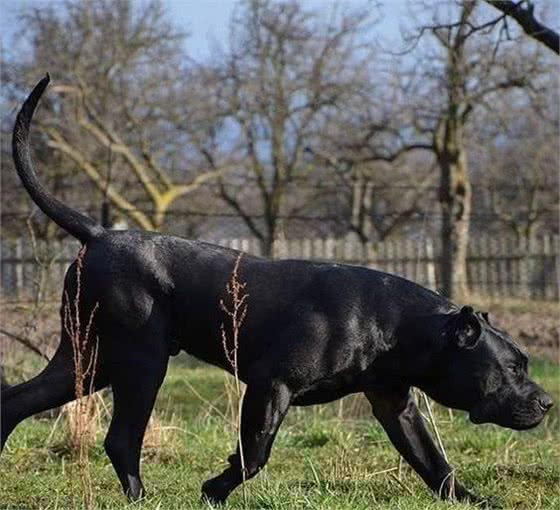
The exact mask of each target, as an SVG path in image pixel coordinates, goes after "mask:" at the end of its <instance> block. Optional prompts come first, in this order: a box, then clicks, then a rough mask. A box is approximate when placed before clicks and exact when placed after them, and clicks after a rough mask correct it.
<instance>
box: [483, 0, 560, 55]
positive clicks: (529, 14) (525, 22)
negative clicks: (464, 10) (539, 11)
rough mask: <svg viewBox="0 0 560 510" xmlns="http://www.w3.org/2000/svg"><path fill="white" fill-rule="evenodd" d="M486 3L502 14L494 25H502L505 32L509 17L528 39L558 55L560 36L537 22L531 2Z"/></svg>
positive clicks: (492, 0) (499, 0)
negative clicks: (537, 42)
mask: <svg viewBox="0 0 560 510" xmlns="http://www.w3.org/2000/svg"><path fill="white" fill-rule="evenodd" d="M486 2H487V3H488V4H490V5H491V6H492V7H495V8H496V9H498V10H499V11H501V12H503V13H504V14H503V16H500V17H499V18H497V19H496V20H495V21H494V23H499V22H502V23H504V28H505V30H506V31H507V30H508V28H507V20H506V16H509V17H511V18H513V19H514V20H515V21H517V23H519V25H520V26H521V28H522V29H523V31H524V32H525V33H526V34H527V35H528V36H529V37H532V38H533V39H535V40H537V41H539V42H540V43H542V44H544V45H545V46H546V47H547V48H550V49H551V50H552V51H554V52H555V53H556V54H560V36H559V35H558V33H557V32H556V31H554V30H553V29H552V28H550V27H547V26H546V25H544V24H542V23H541V22H540V21H538V20H537V18H536V17H535V5H534V3H533V2H532V1H531V0H521V1H517V2H513V1H511V0H486Z"/></svg>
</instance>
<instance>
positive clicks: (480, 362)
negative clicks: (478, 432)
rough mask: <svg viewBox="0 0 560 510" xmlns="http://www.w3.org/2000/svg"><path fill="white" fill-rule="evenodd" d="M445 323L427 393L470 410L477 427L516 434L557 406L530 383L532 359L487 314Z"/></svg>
mask: <svg viewBox="0 0 560 510" xmlns="http://www.w3.org/2000/svg"><path fill="white" fill-rule="evenodd" d="M442 324H443V325H442V327H441V329H440V335H441V337H442V345H443V348H442V350H441V352H440V355H439V356H438V363H437V366H438V368H437V370H436V372H437V374H436V377H435V378H434V379H433V380H432V382H431V383H429V384H428V387H427V388H426V391H427V393H428V394H430V395H431V396H432V397H433V398H434V399H435V400H437V401H439V402H441V403H442V404H444V405H447V406H449V407H454V408H458V409H463V410H465V411H468V412H469V415H470V419H471V421H472V422H473V423H495V424H497V425H500V426H502V427H508V428H512V429H516V430H523V429H529V428H532V427H535V426H537V425H538V424H539V423H540V422H541V421H542V419H543V418H544V416H545V414H546V412H547V411H548V410H549V409H550V408H551V407H552V405H553V401H552V398H551V397H550V395H548V394H547V393H546V392H545V391H544V390H543V389H542V388H541V387H540V386H539V385H538V384H537V383H535V382H534V381H533V380H531V379H530V378H529V375H528V371H527V365H528V357H527V355H526V354H525V353H524V352H523V351H522V350H521V349H520V348H519V347H518V346H517V345H516V344H515V342H514V341H513V340H512V339H511V337H510V336H509V335H508V334H507V333H505V332H504V331H501V330H500V329H498V328H496V327H494V326H492V325H491V324H490V321H489V320H488V315H487V314H485V313H479V312H474V310H473V309H472V308H471V307H467V306H466V307H463V308H462V309H461V310H460V311H459V312H456V313H452V314H449V315H447V316H445V318H444V319H443V321H442Z"/></svg>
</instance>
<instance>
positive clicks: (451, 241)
mask: <svg viewBox="0 0 560 510" xmlns="http://www.w3.org/2000/svg"><path fill="white" fill-rule="evenodd" d="M438 162H439V166H440V171H441V177H440V204H441V212H442V222H441V245H442V246H441V286H440V292H441V293H442V294H443V295H444V296H446V297H448V298H449V299H451V300H453V301H465V300H466V299H468V295H469V292H468V285H467V247H468V242H469V223H470V213H471V196H472V191H471V185H470V182H469V177H468V173H467V172H468V167H467V159H466V154H465V151H464V149H463V148H461V149H459V150H458V151H451V152H449V151H447V150H444V151H443V153H442V154H440V155H438Z"/></svg>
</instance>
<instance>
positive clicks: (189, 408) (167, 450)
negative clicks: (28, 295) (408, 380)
mask: <svg viewBox="0 0 560 510" xmlns="http://www.w3.org/2000/svg"><path fill="white" fill-rule="evenodd" d="M532 374H533V375H534V377H535V379H537V380H538V381H539V382H540V383H542V384H543V385H544V387H545V388H547V389H548V390H549V391H550V392H551V393H552V394H553V397H554V398H555V400H556V401H557V402H558V401H559V400H560V388H559V381H558V366H557V365H554V364H551V363H548V362H534V363H533V366H532ZM225 377H228V376H226V375H225V374H224V373H222V372H221V371H219V370H217V369H213V368H206V367H205V368H186V367H185V366H182V365H180V364H177V363H175V364H173V366H172V367H171V368H170V371H169V373H168V376H167V379H166V381H165V383H164V386H163V388H162V390H161V392H160V395H159V398H158V402H157V406H156V412H157V414H158V416H159V418H160V421H161V422H163V423H164V424H165V426H166V427H167V429H166V434H165V435H166V440H165V441H163V442H162V443H161V444H156V445H151V446H150V445H149V446H148V447H147V448H145V449H144V454H143V463H142V470H143V479H144V483H145V485H146V488H147V490H148V494H149V495H148V497H147V498H146V499H145V500H144V501H143V502H142V503H140V504H128V503H127V502H126V499H125V498H124V496H123V495H122V493H121V489H120V485H119V483H118V481H117V478H116V475H115V474H114V472H113V468H112V466H111V465H110V463H109V460H108V458H107V457H106V455H105V453H104V451H103V447H102V437H101V436H100V437H98V439H97V443H96V445H95V446H94V448H93V451H92V452H91V455H90V460H91V477H92V483H93V490H94V494H95V505H96V508H100V509H102V508H103V509H120V508H131V509H132V508H142V509H143V510H144V509H145V510H148V509H149V510H152V509H154V510H155V509H162V510H163V509H165V510H172V509H181V510H183V509H190V508H193V509H197V508H209V507H208V506H206V505H203V504H202V503H200V502H199V494H200V486H201V484H202V482H203V481H205V480H206V479H208V478H209V477H211V476H213V475H215V474H217V473H219V472H220V470H221V469H223V468H224V467H225V465H226V459H227V457H228V455H229V454H230V453H232V451H233V447H234V443H235V440H236V432H235V427H234V426H232V424H231V423H230V422H229V421H227V418H225V417H228V416H230V415H229V414H228V410H227V396H226V394H225V392H224V381H225ZM192 388H194V389H196V392H197V393H198V395H195V393H194V392H193V391H192ZM210 404H211V405H210ZM435 413H436V417H437V420H438V424H439V428H440V432H441V434H442V437H443V441H444V444H445V447H446V450H447V453H448V455H449V457H450V459H451V461H452V463H453V464H454V466H455V467H456V468H457V477H458V478H459V479H460V480H461V481H463V483H464V484H465V485H466V486H467V487H468V488H470V489H472V490H473V491H475V492H477V493H479V494H482V495H486V496H493V497H494V498H495V499H496V500H497V501H498V502H499V503H500V504H501V505H502V507H503V508H506V509H519V510H528V509H540V508H546V509H548V508H550V509H554V508H557V509H560V491H559V486H560V483H559V482H560V467H559V466H560V441H559V439H560V434H559V432H560V419H559V418H560V414H559V410H558V407H555V408H553V410H552V411H551V413H550V416H548V417H547V418H546V420H545V422H544V423H543V424H541V426H539V427H538V428H537V429H535V430H533V431H529V432H523V433H520V432H514V431H510V430H507V429H500V428H498V427H495V426H491V425H481V426H475V425H472V424H471V423H470V422H468V420H467V418H466V416H464V415H463V414H461V413H457V412H454V413H453V415H452V416H450V415H449V413H448V411H447V410H445V409H442V408H439V407H438V406H435ZM52 427H53V420H47V419H41V420H39V419H30V420H27V421H26V422H24V423H23V424H21V425H20V426H19V428H18V429H17V430H16V431H15V432H14V434H13V435H12V437H11V438H10V441H9V442H8V445H7V448H6V450H5V452H4V454H3V456H2V458H1V460H0V508H2V509H16V508H17V509H21V508H29V509H39V508H44V509H47V508H48V509H62V508H64V509H74V508H80V507H81V501H82V500H81V495H80V490H79V487H80V485H79V479H78V478H77V477H76V476H75V475H74V474H73V473H75V471H76V469H75V468H76V466H75V464H74V461H72V458H71V457H70V456H68V455H67V454H65V453H63V452H64V449H63V448H60V443H61V442H62V441H63V440H64V431H63V430H61V427H60V426H59V427H58V428H57V429H56V430H55V432H54V433H53V434H52V437H51V438H50V440H48V438H49V436H50V435H51V432H52ZM398 466H399V458H398V455H397V453H396V451H395V450H394V448H393V447H392V446H391V444H390V443H389V442H388V440H387V438H386V436H385V434H384V432H383V430H382V429H381V428H380V426H379V425H378V424H377V423H376V422H375V421H374V420H373V419H370V417H369V409H368V405H367V403H366V402H365V399H364V398H363V397H361V396H352V397H349V398H347V399H345V400H343V401H342V404H341V403H340V402H337V403H333V404H329V405H324V406H316V407H313V408H307V409H301V408H300V409H298V408H293V409H292V410H291V411H290V413H289V415H288V417H287V418H286V420H285V422H284V424H283V426H282V428H281V429H280V432H279V434H278V438H277V440H276V442H275V445H274V448H273V451H272V457H271V460H270V462H269V464H268V466H267V467H266V468H265V469H264V470H263V472H261V473H260V474H259V475H258V476H257V477H256V478H255V479H254V480H252V481H250V482H248V483H247V505H246V506H247V507H248V508H262V509H286V510H292V509H341V510H346V509H347V510H350V509H352V510H360V509H364V510H365V509H366V508H367V509H371V508H375V509H380V510H382V509H391V510H395V509H402V510H420V509H433V510H437V509H450V508H454V509H457V510H460V509H467V508H471V509H474V508H475V507H473V506H469V505H464V504H458V503H455V504H451V503H446V502H441V501H437V500H436V499H434V497H433V496H432V495H431V493H430V492H429V491H428V489H427V488H426V487H425V486H424V484H423V483H422V482H421V481H420V480H419V479H418V477H417V476H416V475H415V474H414V473H413V472H412V470H411V469H410V468H408V467H407V466H406V465H403V467H402V469H401V470H400V471H399V469H398ZM244 507H245V506H244V503H243V499H242V495H241V490H237V491H236V492H234V493H233V494H232V496H231V497H230V499H229V500H228V505H227V507H226V508H232V509H234V508H244Z"/></svg>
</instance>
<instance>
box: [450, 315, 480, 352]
mask: <svg viewBox="0 0 560 510" xmlns="http://www.w3.org/2000/svg"><path fill="white" fill-rule="evenodd" d="M450 334H451V336H452V339H453V341H454V342H455V344H456V345H457V346H458V347H461V348H464V349H472V348H474V347H475V346H476V344H477V343H478V341H479V340H480V335H481V334H482V326H481V325H480V321H479V319H478V318H477V316H476V314H475V313H474V310H473V309H472V307H470V306H463V308H461V311H460V312H459V313H458V314H455V315H454V317H453V319H452V323H451V328H450Z"/></svg>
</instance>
